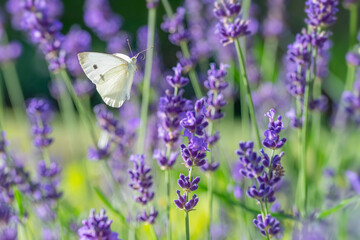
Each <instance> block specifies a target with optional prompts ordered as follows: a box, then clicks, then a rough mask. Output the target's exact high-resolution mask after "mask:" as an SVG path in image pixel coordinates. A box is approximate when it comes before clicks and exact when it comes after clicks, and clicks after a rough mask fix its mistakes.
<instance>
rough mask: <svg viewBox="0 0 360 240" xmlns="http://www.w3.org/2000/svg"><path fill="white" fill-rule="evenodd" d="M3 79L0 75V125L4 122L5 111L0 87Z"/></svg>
mask: <svg viewBox="0 0 360 240" xmlns="http://www.w3.org/2000/svg"><path fill="white" fill-rule="evenodd" d="M2 81H3V77H2V75H1V74H0V123H1V122H3V121H4V109H5V101H4V100H5V99H4V96H5V91H4V89H3V87H2ZM0 130H1V129H0Z"/></svg>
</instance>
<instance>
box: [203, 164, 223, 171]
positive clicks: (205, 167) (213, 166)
mask: <svg viewBox="0 0 360 240" xmlns="http://www.w3.org/2000/svg"><path fill="white" fill-rule="evenodd" d="M219 166H220V163H219V162H212V163H209V162H206V163H205V164H204V165H203V166H201V170H203V171H205V172H214V171H216V170H217V169H218V168H219Z"/></svg>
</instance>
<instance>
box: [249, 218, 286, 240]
mask: <svg viewBox="0 0 360 240" xmlns="http://www.w3.org/2000/svg"><path fill="white" fill-rule="evenodd" d="M253 223H254V225H255V226H256V227H257V228H258V229H259V230H260V232H261V234H262V235H264V236H266V235H267V234H269V235H270V236H275V235H277V234H278V233H280V231H281V227H280V222H279V221H278V220H277V219H276V218H275V217H272V216H271V215H270V214H268V215H266V216H265V218H264V219H263V217H262V216H261V214H258V215H257V218H255V219H254V220H253Z"/></svg>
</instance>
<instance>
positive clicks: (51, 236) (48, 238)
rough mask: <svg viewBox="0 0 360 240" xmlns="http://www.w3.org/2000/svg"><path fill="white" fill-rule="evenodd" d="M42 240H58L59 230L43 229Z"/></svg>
mask: <svg viewBox="0 0 360 240" xmlns="http://www.w3.org/2000/svg"><path fill="white" fill-rule="evenodd" d="M42 239H43V240H58V239H60V232H59V229H57V228H55V229H50V228H44V229H43V230H42Z"/></svg>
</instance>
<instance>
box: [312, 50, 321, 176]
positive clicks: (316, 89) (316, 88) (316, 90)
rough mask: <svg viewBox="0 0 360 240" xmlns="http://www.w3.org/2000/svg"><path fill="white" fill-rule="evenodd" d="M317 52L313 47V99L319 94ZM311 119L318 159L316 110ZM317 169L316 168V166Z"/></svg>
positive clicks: (317, 120) (319, 125)
mask: <svg viewBox="0 0 360 240" xmlns="http://www.w3.org/2000/svg"><path fill="white" fill-rule="evenodd" d="M317 54H318V50H317V48H314V49H313V59H314V60H313V62H314V64H313V65H314V70H313V79H314V80H313V89H312V90H313V91H312V96H313V99H316V98H319V97H320V96H321V79H320V78H319V77H317V62H316V60H317ZM312 115H313V116H312V120H313V125H312V127H311V129H312V131H311V132H312V134H313V138H312V139H314V140H313V141H314V142H313V146H314V149H315V150H316V159H319V155H320V151H319V149H320V148H319V144H320V131H321V113H320V112H318V111H314V112H313V114H312ZM319 162H320V161H316V164H319ZM317 169H318V168H317Z"/></svg>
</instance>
